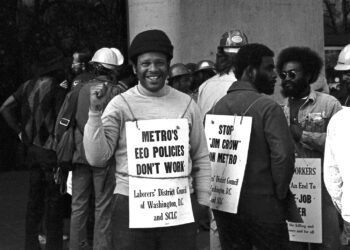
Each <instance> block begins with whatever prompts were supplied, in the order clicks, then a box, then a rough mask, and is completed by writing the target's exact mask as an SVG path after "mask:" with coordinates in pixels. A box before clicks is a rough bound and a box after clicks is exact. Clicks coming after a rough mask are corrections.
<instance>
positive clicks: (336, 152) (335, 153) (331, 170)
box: [323, 44, 350, 246]
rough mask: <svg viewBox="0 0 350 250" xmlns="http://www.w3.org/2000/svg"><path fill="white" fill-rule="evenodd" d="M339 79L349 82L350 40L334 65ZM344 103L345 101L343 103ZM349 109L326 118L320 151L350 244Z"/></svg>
mask: <svg viewBox="0 0 350 250" xmlns="http://www.w3.org/2000/svg"><path fill="white" fill-rule="evenodd" d="M334 69H335V70H337V71H340V72H341V73H342V80H343V81H344V82H345V84H350V44H349V45H347V46H345V47H344V48H343V50H342V51H341V52H340V54H339V59H338V63H337V65H336V66H335V68H334ZM346 104H348V103H345V105H346ZM349 123H350V109H348V108H344V109H342V110H340V111H339V112H338V113H336V114H335V115H334V116H333V117H332V119H331V120H330V122H329V124H328V128H327V138H326V146H325V152H324V154H325V155H324V165H323V169H324V170H323V171H324V183H325V185H326V188H327V191H328V193H329V194H330V196H331V198H332V201H333V203H334V205H335V207H336V208H337V210H338V212H339V213H340V214H341V216H342V218H343V232H342V236H341V243H342V245H347V246H349V245H350V187H349V185H350V168H349V160H350V159H349V152H348V149H347V147H344V146H345V145H347V144H348V142H349V141H350V130H349Z"/></svg>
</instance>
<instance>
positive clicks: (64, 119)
mask: <svg viewBox="0 0 350 250" xmlns="http://www.w3.org/2000/svg"><path fill="white" fill-rule="evenodd" d="M83 85H84V84H82V83H80V84H78V85H77V86H76V87H75V88H74V89H73V90H71V91H70V92H69V93H68V94H67V95H66V98H65V100H64V103H63V105H62V106H61V110H60V112H59V114H58V120H57V123H56V128H55V135H56V137H57V139H58V140H60V138H61V136H62V134H63V133H64V131H66V130H67V129H68V128H70V127H71V126H74V125H75V113H76V111H77V103H78V97H79V93H80V89H81V88H82V86H83Z"/></svg>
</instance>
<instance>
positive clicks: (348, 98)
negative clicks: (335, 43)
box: [334, 44, 350, 107]
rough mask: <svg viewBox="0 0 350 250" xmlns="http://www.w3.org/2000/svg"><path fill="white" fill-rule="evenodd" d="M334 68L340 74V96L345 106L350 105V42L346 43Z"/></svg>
mask: <svg viewBox="0 0 350 250" xmlns="http://www.w3.org/2000/svg"><path fill="white" fill-rule="evenodd" d="M334 70H335V71H336V72H337V73H339V75H340V83H341V86H340V91H341V93H340V96H339V97H338V99H339V101H340V103H341V104H342V105H343V106H347V107H349V106H350V44H348V45H346V46H345V47H344V48H343V49H342V51H341V52H340V54H339V56H338V62H337V65H335V67H334Z"/></svg>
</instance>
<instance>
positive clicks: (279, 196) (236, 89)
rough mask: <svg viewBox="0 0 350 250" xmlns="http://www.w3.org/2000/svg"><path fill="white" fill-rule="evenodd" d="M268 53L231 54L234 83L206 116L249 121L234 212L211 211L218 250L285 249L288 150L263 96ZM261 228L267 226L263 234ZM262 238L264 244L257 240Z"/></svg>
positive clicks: (280, 117) (262, 49)
mask: <svg viewBox="0 0 350 250" xmlns="http://www.w3.org/2000/svg"><path fill="white" fill-rule="evenodd" d="M273 55H274V54H273V52H272V51H271V50H270V49H269V48H267V47H266V46H264V45H260V44H249V45H245V46H243V47H242V48H241V49H240V51H239V52H238V54H237V71H236V75H237V78H238V79H239V80H238V81H237V82H236V83H235V84H234V85H232V86H231V87H230V89H229V90H228V94H227V95H226V96H224V97H223V98H222V99H221V100H220V101H219V102H218V103H217V104H216V105H215V106H214V107H213V108H212V110H211V111H209V114H211V113H212V114H215V115H230V116H235V115H237V119H244V117H243V118H242V117H240V116H248V117H252V128H251V134H250V142H249V149H248V156H247V164H246V167H245V172H244V177H243V183H242V187H241V191H240V198H239V204H238V212H237V214H233V213H228V212H223V211H220V210H216V209H213V213H214V216H215V219H216V222H217V225H218V230H219V237H220V242H221V245H222V249H232V248H234V246H236V247H241V248H240V249H251V248H252V246H253V245H254V246H255V247H257V248H258V249H260V248H261V249H288V245H289V239H288V229H287V224H286V219H287V206H288V198H290V197H288V194H289V195H290V191H289V184H290V181H291V178H292V175H293V172H294V171H293V170H294V147H293V142H292V138H291V136H290V133H289V129H288V125H287V121H286V119H285V117H284V113H283V110H282V108H281V107H280V106H279V105H278V104H277V103H276V102H274V101H273V100H272V99H270V98H268V97H267V96H264V95H262V94H261V93H265V94H272V93H273V91H274V85H275V82H276V76H277V75H276V72H275V70H274V62H273ZM262 228H264V229H265V228H269V230H263V229H262ZM262 239H264V240H262Z"/></svg>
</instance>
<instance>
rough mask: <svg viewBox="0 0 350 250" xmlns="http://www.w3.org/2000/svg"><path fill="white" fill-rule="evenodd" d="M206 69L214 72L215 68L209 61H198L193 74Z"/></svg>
mask: <svg viewBox="0 0 350 250" xmlns="http://www.w3.org/2000/svg"><path fill="white" fill-rule="evenodd" d="M206 69H210V70H213V71H215V66H214V62H212V61H210V60H202V61H199V62H198V63H197V65H196V70H195V72H198V71H201V70H206Z"/></svg>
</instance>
